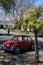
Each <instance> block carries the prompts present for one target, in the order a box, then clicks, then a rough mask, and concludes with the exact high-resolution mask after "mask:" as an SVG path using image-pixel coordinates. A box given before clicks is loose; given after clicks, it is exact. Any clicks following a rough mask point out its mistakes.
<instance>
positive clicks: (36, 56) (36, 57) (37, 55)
mask: <svg viewBox="0 0 43 65" xmlns="http://www.w3.org/2000/svg"><path fill="white" fill-rule="evenodd" d="M34 33H35V60H36V62H39V51H38V41H37V30H35V31H34Z"/></svg>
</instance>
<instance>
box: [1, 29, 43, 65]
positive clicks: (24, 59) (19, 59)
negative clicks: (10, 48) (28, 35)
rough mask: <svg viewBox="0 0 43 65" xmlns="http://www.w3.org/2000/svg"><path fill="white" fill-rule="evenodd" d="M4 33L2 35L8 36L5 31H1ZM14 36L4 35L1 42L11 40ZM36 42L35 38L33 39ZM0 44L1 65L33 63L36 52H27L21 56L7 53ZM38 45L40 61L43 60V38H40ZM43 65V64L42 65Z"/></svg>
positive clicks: (26, 64)
mask: <svg viewBox="0 0 43 65" xmlns="http://www.w3.org/2000/svg"><path fill="white" fill-rule="evenodd" d="M0 32H3V33H2V34H4V33H5V34H6V32H5V31H4V30H0ZM11 38H12V35H10V36H9V35H3V36H0V41H1V42H3V40H8V39H11ZM32 38H33V40H34V37H32ZM1 42H0V65H31V62H32V61H33V60H34V59H35V51H29V50H26V51H24V52H22V53H21V54H15V53H14V54H12V53H5V52H4V51H3V50H2V48H1V45H2V44H1ZM38 45H39V56H40V60H43V38H38ZM32 65H39V64H32ZM42 65H43V64H42Z"/></svg>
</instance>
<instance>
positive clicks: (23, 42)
mask: <svg viewBox="0 0 43 65" xmlns="http://www.w3.org/2000/svg"><path fill="white" fill-rule="evenodd" d="M27 40H28V39H27V37H25V36H24V37H23V41H22V44H23V47H24V49H26V48H27Z"/></svg>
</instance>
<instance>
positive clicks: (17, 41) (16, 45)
mask: <svg viewBox="0 0 43 65" xmlns="http://www.w3.org/2000/svg"><path fill="white" fill-rule="evenodd" d="M33 45H34V42H33V40H32V38H31V37H29V36H27V35H14V36H13V38H12V39H11V40H9V41H6V42H4V43H3V45H2V48H3V49H4V50H5V51H6V50H7V51H14V52H15V53H20V51H21V50H23V49H32V47H33Z"/></svg>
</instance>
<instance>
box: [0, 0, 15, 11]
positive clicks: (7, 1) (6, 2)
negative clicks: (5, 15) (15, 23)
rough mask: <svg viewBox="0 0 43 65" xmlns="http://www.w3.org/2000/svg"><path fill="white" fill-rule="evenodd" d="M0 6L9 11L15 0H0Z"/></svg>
mask: <svg viewBox="0 0 43 65" xmlns="http://www.w3.org/2000/svg"><path fill="white" fill-rule="evenodd" d="M0 3H1V6H2V7H3V8H4V9H5V10H6V11H7V12H9V11H10V10H11V9H12V8H13V7H15V0H0Z"/></svg>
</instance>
